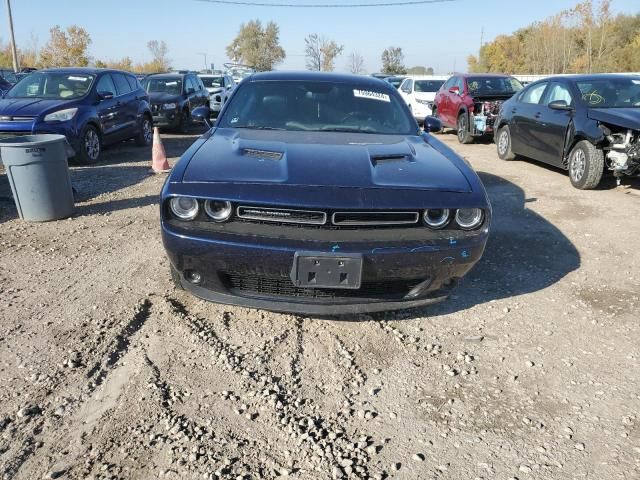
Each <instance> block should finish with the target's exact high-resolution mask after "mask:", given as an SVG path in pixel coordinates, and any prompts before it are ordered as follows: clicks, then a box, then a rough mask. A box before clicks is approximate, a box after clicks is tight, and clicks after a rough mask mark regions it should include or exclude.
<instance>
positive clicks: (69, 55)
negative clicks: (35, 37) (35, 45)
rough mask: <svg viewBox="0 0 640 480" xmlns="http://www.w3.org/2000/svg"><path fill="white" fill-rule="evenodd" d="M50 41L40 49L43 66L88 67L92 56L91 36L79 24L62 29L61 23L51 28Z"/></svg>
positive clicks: (40, 60) (40, 59)
mask: <svg viewBox="0 0 640 480" xmlns="http://www.w3.org/2000/svg"><path fill="white" fill-rule="evenodd" d="M49 33H50V38H49V41H48V42H47V43H46V44H45V46H44V47H43V48H42V50H41V51H40V58H39V61H38V64H39V66H41V67H86V66H87V65H89V61H90V57H89V54H88V48H89V45H90V44H91V36H90V35H89V33H87V31H86V30H85V29H84V28H82V27H79V26H77V25H71V26H70V27H67V29H66V31H65V30H62V28H60V26H59V25H56V26H55V27H53V28H51V29H50V30H49Z"/></svg>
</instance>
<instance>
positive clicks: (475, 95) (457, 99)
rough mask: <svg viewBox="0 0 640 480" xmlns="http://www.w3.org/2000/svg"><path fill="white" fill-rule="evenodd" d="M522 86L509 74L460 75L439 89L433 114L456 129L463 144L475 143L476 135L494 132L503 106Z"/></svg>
mask: <svg viewBox="0 0 640 480" xmlns="http://www.w3.org/2000/svg"><path fill="white" fill-rule="evenodd" d="M522 88H523V87H522V84H521V83H520V82H519V81H518V80H517V79H515V78H513V77H509V76H507V75H499V74H488V73H483V74H457V75H454V76H452V77H451V78H449V79H448V80H447V81H446V82H445V84H444V85H443V86H442V87H441V88H440V90H439V91H438V93H437V95H436V97H435V101H434V106H435V111H434V112H433V115H434V116H436V117H438V118H439V119H440V120H441V121H442V123H443V125H446V126H448V127H451V128H454V129H455V130H456V132H457V135H458V141H459V142H460V143H472V142H473V139H474V137H481V136H484V135H489V134H493V126H494V122H495V119H496V117H497V116H498V114H499V113H500V106H501V105H502V103H503V102H504V101H505V100H508V99H509V98H511V97H512V96H513V95H514V94H515V93H517V92H519V91H520V90H522Z"/></svg>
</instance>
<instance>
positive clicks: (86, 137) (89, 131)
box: [76, 125, 102, 165]
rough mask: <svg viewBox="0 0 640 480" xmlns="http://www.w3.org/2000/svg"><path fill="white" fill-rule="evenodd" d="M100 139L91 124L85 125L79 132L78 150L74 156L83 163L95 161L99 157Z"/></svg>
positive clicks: (88, 163)
mask: <svg viewBox="0 0 640 480" xmlns="http://www.w3.org/2000/svg"><path fill="white" fill-rule="evenodd" d="M101 147H102V144H101V141H100V134H99V133H98V129H97V128H96V127H94V126H93V125H85V127H84V128H83V129H82V132H81V133H80V151H79V152H78V155H76V158H77V160H78V162H79V163H81V164H83V165H91V164H93V163H96V162H97V161H98V159H99V158H100V151H101Z"/></svg>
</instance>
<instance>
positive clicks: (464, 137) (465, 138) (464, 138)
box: [457, 113, 473, 143]
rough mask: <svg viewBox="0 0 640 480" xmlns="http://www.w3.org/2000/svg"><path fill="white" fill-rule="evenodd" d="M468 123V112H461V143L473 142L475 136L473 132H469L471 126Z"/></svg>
mask: <svg viewBox="0 0 640 480" xmlns="http://www.w3.org/2000/svg"><path fill="white" fill-rule="evenodd" d="M467 124H468V121H467V114H466V113H461V114H460V115H458V122H457V128H458V141H459V142H460V143H471V142H473V137H472V136H471V133H469V126H468V125H467Z"/></svg>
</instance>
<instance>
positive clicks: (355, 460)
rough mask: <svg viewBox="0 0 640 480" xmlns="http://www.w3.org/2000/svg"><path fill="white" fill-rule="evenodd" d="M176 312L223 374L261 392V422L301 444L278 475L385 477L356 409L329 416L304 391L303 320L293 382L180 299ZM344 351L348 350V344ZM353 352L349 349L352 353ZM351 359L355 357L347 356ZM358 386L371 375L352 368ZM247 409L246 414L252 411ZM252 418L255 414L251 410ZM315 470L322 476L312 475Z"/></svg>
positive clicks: (173, 305)
mask: <svg viewBox="0 0 640 480" xmlns="http://www.w3.org/2000/svg"><path fill="white" fill-rule="evenodd" d="M167 302H168V303H169V306H170V307H171V308H172V309H173V312H174V314H175V315H176V316H177V317H178V318H180V319H181V320H182V321H183V322H185V324H186V325H187V327H188V328H189V329H190V330H191V331H192V333H193V334H194V335H195V336H196V337H198V338H199V339H200V340H201V341H202V342H204V343H205V344H207V346H208V347H209V348H210V349H211V352H210V353H211V355H212V356H213V358H214V359H216V360H217V363H218V364H219V365H220V367H221V369H222V370H227V371H231V372H233V373H235V374H237V375H240V377H241V381H242V383H243V387H242V390H243V391H245V392H255V395H254V396H253V403H254V404H255V405H254V406H253V407H254V408H255V410H256V411H260V412H261V414H260V415H259V417H260V418H259V420H260V421H262V422H267V423H268V424H271V426H272V427H274V429H275V430H276V431H279V432H280V434H281V435H284V436H285V437H289V438H291V439H294V440H295V441H296V443H297V445H298V451H297V452H296V457H297V458H296V459H297V460H298V462H300V463H299V464H297V465H296V464H295V462H292V463H293V464H292V463H290V464H289V468H285V469H284V470H283V472H279V473H278V474H289V473H292V472H296V471H299V472H300V473H301V474H302V473H306V474H307V475H313V477H312V478H323V479H324V478H327V477H329V476H330V475H332V476H334V477H336V478H338V477H340V478H341V477H343V476H345V475H346V476H350V477H351V478H371V477H373V478H376V477H378V478H383V477H384V476H386V473H384V472H378V471H372V470H374V469H373V468H372V467H371V465H370V462H371V457H370V454H369V453H368V452H367V448H368V447H370V446H371V444H372V443H373V441H372V439H371V437H370V436H368V435H363V434H358V433H357V432H355V431H353V429H351V428H348V427H347V426H346V425H345V423H346V421H347V419H348V417H349V415H350V414H351V413H352V412H351V411H350V410H351V409H350V408H348V409H346V410H344V411H342V412H340V411H338V412H333V413H330V414H328V415H325V414H323V413H321V412H320V411H319V408H318V407H317V405H315V402H314V400H313V399H311V398H306V397H304V396H303V395H302V393H301V392H300V388H299V387H300V383H301V361H302V355H303V353H304V350H303V340H304V339H303V325H304V322H303V320H302V318H298V319H297V321H296V324H295V327H294V330H295V341H294V345H295V347H294V352H293V358H292V360H291V362H290V369H291V370H290V371H291V373H290V375H289V378H287V377H285V376H279V375H277V374H276V373H275V372H274V371H273V370H272V369H271V368H270V367H269V366H268V365H267V364H266V363H265V362H258V361H256V360H257V358H258V357H260V354H259V353H258V354H257V353H255V352H251V351H243V350H242V349H241V348H240V347H239V346H236V345H233V344H231V343H228V342H227V341H225V340H223V339H222V338H221V337H220V336H219V335H218V333H217V332H216V331H215V329H214V327H213V326H212V324H211V323H210V322H209V321H207V320H205V319H203V318H200V317H198V316H196V315H193V314H190V313H189V311H188V310H187V308H186V306H185V305H184V304H182V303H181V302H180V301H178V300H177V299H175V298H170V297H169V298H167ZM341 345H342V349H344V350H346V347H344V344H343V343H342V344H341ZM346 352H348V350H346ZM343 355H344V356H345V358H348V357H349V356H350V355H351V354H350V352H348V355H345V354H343ZM349 371H350V373H349V375H351V376H353V378H354V380H353V381H355V382H356V383H357V384H364V382H365V381H366V376H365V375H364V374H363V373H362V371H361V370H359V367H357V366H356V367H353V365H352V368H351V369H350V370H349ZM225 393H226V395H225V399H232V400H234V401H238V400H239V397H237V396H235V395H233V394H230V393H229V392H223V395H224V394H225ZM249 408H250V407H249V406H247V405H242V406H241V407H240V409H239V411H240V413H245V411H247V410H249ZM247 413H248V414H249V415H250V412H247ZM312 470H313V471H315V472H318V473H312Z"/></svg>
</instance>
